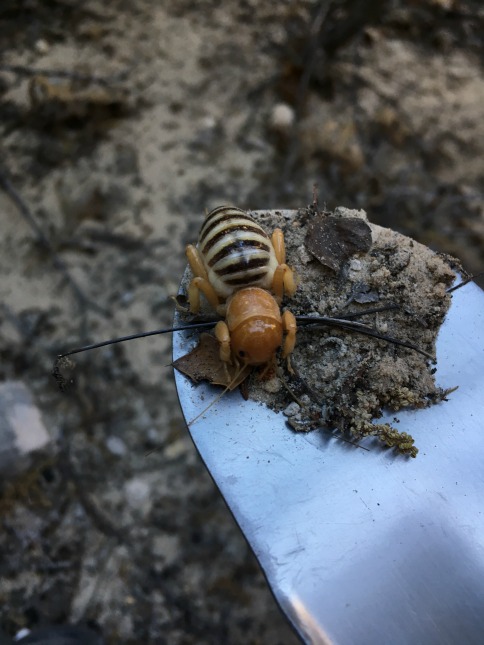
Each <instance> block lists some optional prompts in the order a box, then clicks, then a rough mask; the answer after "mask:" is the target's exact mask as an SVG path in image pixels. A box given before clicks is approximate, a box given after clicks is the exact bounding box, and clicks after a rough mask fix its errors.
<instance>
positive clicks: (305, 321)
mask: <svg viewBox="0 0 484 645" xmlns="http://www.w3.org/2000/svg"><path fill="white" fill-rule="evenodd" d="M365 313H367V312H365ZM296 320H297V322H298V324H299V325H302V326H306V325H314V324H319V325H327V326H328V327H340V328H341V329H349V330H350V331H354V332H355V333H357V334H364V335H365V336H373V338H379V339H380V340H385V341H386V342H387V343H392V344H393V345H400V346H402V347H407V348H408V349H411V350H413V351H414V352H418V353H419V354H422V356H425V357H426V358H428V359H430V360H431V361H433V362H434V363H435V362H436V359H435V356H432V354H429V353H428V352H426V351H424V350H423V349H420V347H417V346H416V345H414V344H413V343H409V342H408V341H406V340H400V339H399V338H393V336H387V335H386V334H381V333H380V332H379V331H378V330H377V329H375V328H374V327H370V326H369V325H365V324H363V323H360V322H357V321H355V320H345V319H344V318H330V317H328V316H296Z"/></svg>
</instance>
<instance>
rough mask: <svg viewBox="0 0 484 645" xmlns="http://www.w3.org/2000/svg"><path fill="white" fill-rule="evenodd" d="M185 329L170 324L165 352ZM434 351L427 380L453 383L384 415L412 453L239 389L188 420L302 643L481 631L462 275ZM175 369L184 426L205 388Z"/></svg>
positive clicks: (481, 411) (474, 362) (474, 299)
mask: <svg viewBox="0 0 484 645" xmlns="http://www.w3.org/2000/svg"><path fill="white" fill-rule="evenodd" d="M178 322H179V320H178V316H176V318H175V325H176V324H177V323H178ZM196 339H197V337H196V335H195V334H194V333H193V332H182V333H177V334H174V336H173V357H174V359H177V358H179V357H180V356H182V355H184V354H186V353H187V352H188V351H189V350H191V349H192V348H193V346H194V345H195V343H196ZM437 359H438V363H437V373H436V379H437V383H438V384H440V385H442V386H445V387H447V386H453V385H458V386H459V387H458V389H457V390H456V391H455V392H453V393H452V395H451V396H450V397H449V400H448V401H446V402H442V403H440V404H438V405H435V406H433V407H430V408H427V409H423V410H417V411H403V412H399V413H397V415H395V413H393V412H392V414H391V415H390V414H389V415H387V419H385V417H384V419H383V421H385V420H388V421H391V420H392V419H394V418H395V416H397V418H398V420H399V425H398V428H399V430H400V431H407V432H409V433H410V434H412V435H413V436H414V437H415V438H416V440H417V442H418V445H419V448H420V452H419V455H418V457H417V458H416V459H407V458H402V457H398V456H395V455H394V454H393V453H392V452H390V451H384V450H378V449H375V450H370V451H365V450H361V449H358V448H356V447H354V446H353V445H351V444H347V443H344V442H342V441H340V440H338V439H336V438H334V439H330V440H328V438H327V435H324V434H323V433H321V432H319V431H313V432H310V433H307V434H303V433H294V432H293V431H291V430H290V429H289V428H288V427H287V426H286V423H285V417H284V416H283V415H282V414H280V413H279V414H278V413H275V412H273V411H272V410H270V409H269V408H267V407H265V406H263V405H261V404H258V403H255V402H253V401H250V400H249V401H243V400H242V398H241V395H240V393H239V392H238V391H234V392H232V393H229V394H225V395H224V396H223V397H222V398H221V399H220V400H219V401H217V402H216V403H215V404H214V405H213V406H211V407H210V408H209V409H208V410H206V412H205V413H204V414H202V415H201V416H200V418H198V419H197V420H196V421H195V422H194V423H192V424H191V425H190V426H189V431H190V433H191V436H192V439H193V441H194V443H195V446H196V447H197V449H198V451H199V453H200V455H201V457H202V459H203V461H204V462H205V465H206V466H207V468H208V470H209V472H210V474H211V475H212V477H213V479H214V481H215V483H216V484H217V486H218V488H219V490H220V492H221V493H222V495H223V497H224V499H225V501H226V502H227V505H228V507H229V508H230V510H231V511H232V513H233V515H234V517H235V519H236V521H237V522H238V524H239V526H240V528H241V530H242V532H243V533H244V535H245V537H246V539H247V540H248V542H249V544H250V546H251V547H252V549H253V551H254V553H255V555H256V556H257V558H258V560H259V562H260V565H261V567H262V569H263V571H264V573H265V575H266V577H267V581H268V583H269V585H270V587H271V589H272V591H273V593H274V595H275V597H276V599H277V601H278V603H279V605H280V607H281V608H282V610H283V611H284V613H285V614H286V616H287V617H288V619H289V620H290V621H291V623H292V624H293V626H294V628H295V629H296V631H297V633H298V634H299V635H300V637H301V639H302V640H303V641H304V642H307V643H314V644H319V643H325V644H326V643H337V644H356V643H357V644H358V645H375V644H379V643H382V644H383V643H384V644H387V643H391V644H392V645H396V644H399V643H402V644H404V643H405V644H406V643H408V644H412V645H414V644H417V643H422V644H425V645H433V644H435V645H437V644H438V645H443V644H446V643H448V644H461V643H466V644H467V645H469V644H471V643H476V644H477V643H479V644H480V643H482V642H484V293H483V292H482V291H481V289H479V287H477V286H476V285H474V284H472V283H471V284H468V285H467V286H465V287H463V288H462V289H459V290H457V291H456V292H455V293H454V294H453V303H452V306H451V308H450V311H449V313H448V316H447V319H446V321H445V322H444V325H443V327H442V329H441V331H440V334H439V338H438V341H437ZM175 379H176V384H177V389H178V396H179V399H180V405H181V408H182V411H183V414H184V417H185V419H186V421H187V424H188V423H189V422H190V421H191V420H192V419H194V418H195V417H197V415H199V414H200V413H201V412H202V411H203V410H204V409H205V408H206V407H207V402H209V401H210V400H211V399H213V398H214V397H215V396H216V393H215V389H214V388H212V387H210V386H207V385H194V384H193V383H192V382H191V381H190V380H189V379H187V378H186V377H185V376H183V375H182V374H180V373H178V372H176V374H175ZM214 393H215V394H214Z"/></svg>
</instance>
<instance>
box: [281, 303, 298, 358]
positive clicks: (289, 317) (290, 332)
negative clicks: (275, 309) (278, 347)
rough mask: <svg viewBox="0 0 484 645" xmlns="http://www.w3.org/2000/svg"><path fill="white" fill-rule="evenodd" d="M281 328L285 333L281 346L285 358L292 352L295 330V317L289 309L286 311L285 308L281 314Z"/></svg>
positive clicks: (294, 342)
mask: <svg viewBox="0 0 484 645" xmlns="http://www.w3.org/2000/svg"><path fill="white" fill-rule="evenodd" d="M282 329H283V330H284V332H285V334H286V337H285V338H284V345H283V348H282V356H283V357H284V358H287V357H288V356H289V354H292V352H293V351H294V346H295V344H296V332H297V323H296V317H295V316H294V314H293V313H292V312H291V311H288V310H287V309H286V311H285V312H284V313H283V314H282Z"/></svg>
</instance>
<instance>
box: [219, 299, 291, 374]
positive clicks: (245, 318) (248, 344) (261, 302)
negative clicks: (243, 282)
mask: <svg viewBox="0 0 484 645" xmlns="http://www.w3.org/2000/svg"><path fill="white" fill-rule="evenodd" d="M226 322H227V325H228V328H229V331H230V345H231V348H232V354H233V355H234V357H235V358H236V359H237V360H238V361H240V362H242V363H245V364H246V365H263V364H265V363H269V362H270V361H272V360H273V358H274V355H275V353H276V351H277V349H278V348H279V347H280V346H281V344H282V321H281V313H280V310H279V307H278V305H277V303H276V301H275V300H274V298H273V297H272V296H271V294H270V293H268V292H267V291H265V290H264V289H259V288H258V287H249V288H246V289H242V290H241V291H238V292H236V293H235V294H234V295H233V296H232V298H231V299H230V301H229V303H228V306H227V316H226Z"/></svg>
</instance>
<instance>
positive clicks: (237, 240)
mask: <svg viewBox="0 0 484 645" xmlns="http://www.w3.org/2000/svg"><path fill="white" fill-rule="evenodd" d="M198 249H199V252H200V254H201V256H202V258H203V261H204V264H205V267H206V269H207V273H208V276H209V280H210V282H211V284H212V286H213V287H214V289H215V291H216V292H217V293H218V294H219V295H220V296H222V297H225V298H226V297H228V296H229V295H230V294H231V293H233V292H234V291H237V290H238V289H241V288H243V287H254V286H259V287H263V288H266V289H270V287H271V285H272V277H273V275H274V271H275V268H276V267H277V260H276V257H275V253H274V249H273V247H272V243H271V240H270V238H269V236H268V235H267V233H266V232H265V231H264V229H263V228H261V227H260V226H259V224H257V223H256V222H255V221H254V220H253V219H252V217H250V215H248V214H247V213H246V212H245V211H243V210H241V209H240V208H235V207H233V206H219V207H218V208H216V209H214V210H213V211H211V212H210V213H209V214H208V215H207V217H206V219H205V221H204V223H203V226H202V228H201V231H200V235H199V238H198Z"/></svg>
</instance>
